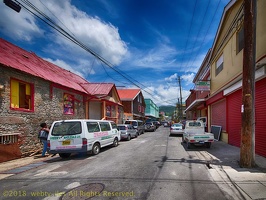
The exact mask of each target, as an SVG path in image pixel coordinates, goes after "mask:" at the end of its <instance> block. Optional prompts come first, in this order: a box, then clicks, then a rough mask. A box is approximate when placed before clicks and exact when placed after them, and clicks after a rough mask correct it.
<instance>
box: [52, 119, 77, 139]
mask: <svg viewBox="0 0 266 200" xmlns="http://www.w3.org/2000/svg"><path fill="white" fill-rule="evenodd" d="M81 131H82V130H81V123H80V122H56V123H55V124H54V127H53V130H52V133H51V134H52V135H57V136H58V135H76V134H81Z"/></svg>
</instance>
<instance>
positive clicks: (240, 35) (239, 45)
mask: <svg viewBox="0 0 266 200" xmlns="http://www.w3.org/2000/svg"><path fill="white" fill-rule="evenodd" d="M243 48H244V28H243V27H241V28H240V30H239V31H238V32H237V33H236V54H238V53H239V52H240V51H241V50H242V49H243Z"/></svg>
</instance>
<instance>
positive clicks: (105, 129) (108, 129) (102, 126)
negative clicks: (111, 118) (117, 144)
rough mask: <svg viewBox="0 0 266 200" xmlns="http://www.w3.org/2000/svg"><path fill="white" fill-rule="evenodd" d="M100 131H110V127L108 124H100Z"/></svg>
mask: <svg viewBox="0 0 266 200" xmlns="http://www.w3.org/2000/svg"><path fill="white" fill-rule="evenodd" d="M100 127H101V131H110V130H111V127H110V124H109V122H100Z"/></svg>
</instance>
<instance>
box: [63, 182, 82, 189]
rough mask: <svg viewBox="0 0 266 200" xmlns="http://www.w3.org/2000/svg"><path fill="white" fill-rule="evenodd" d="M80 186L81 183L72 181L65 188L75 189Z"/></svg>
mask: <svg viewBox="0 0 266 200" xmlns="http://www.w3.org/2000/svg"><path fill="white" fill-rule="evenodd" d="M78 186H80V183H79V182H74V183H70V184H69V185H67V186H66V187H65V189H67V190H69V189H73V188H75V187H78Z"/></svg>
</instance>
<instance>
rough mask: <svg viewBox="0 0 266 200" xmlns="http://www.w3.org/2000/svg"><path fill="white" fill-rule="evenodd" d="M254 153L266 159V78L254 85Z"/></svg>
mask: <svg viewBox="0 0 266 200" xmlns="http://www.w3.org/2000/svg"><path fill="white" fill-rule="evenodd" d="M255 90H256V93H255V152H256V154H259V155H261V156H264V157H266V148H265V141H266V108H265V107H266V106H265V103H266V78H264V79H262V80H260V81H258V82H257V83H256V85H255Z"/></svg>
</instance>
